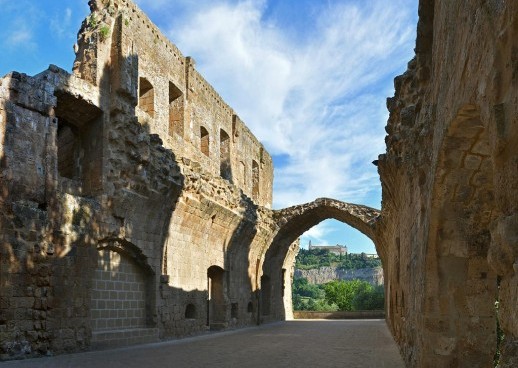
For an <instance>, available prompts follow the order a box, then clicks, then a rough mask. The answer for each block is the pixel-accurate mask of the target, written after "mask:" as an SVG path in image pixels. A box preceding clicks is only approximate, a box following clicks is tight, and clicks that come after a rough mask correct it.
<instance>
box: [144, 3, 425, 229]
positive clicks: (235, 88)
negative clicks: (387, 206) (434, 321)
mask: <svg viewBox="0 0 518 368" xmlns="http://www.w3.org/2000/svg"><path fill="white" fill-rule="evenodd" d="M144 2H146V1H145V0H141V1H140V3H144ZM203 4H204V5H203V6H201V5H199V4H198V3H197V4H196V5H193V6H191V7H189V6H188V5H185V4H184V6H185V8H184V11H185V12H186V13H185V14H183V16H182V19H181V20H178V19H177V20H176V22H177V23H175V24H174V26H171V27H170V29H169V30H168V32H167V33H168V35H169V36H170V37H171V39H172V40H173V42H175V43H177V44H178V46H179V47H180V49H181V50H182V51H183V52H184V53H185V54H187V55H192V56H193V57H194V59H195V60H196V61H197V65H198V69H199V70H200V71H201V72H202V74H204V76H205V77H206V78H207V80H209V81H210V82H211V83H212V84H213V85H214V86H215V87H216V89H217V90H218V91H219V92H220V94H221V95H222V96H224V98H225V99H226V100H227V102H228V103H229V104H230V105H231V106H232V107H233V108H234V109H235V110H236V111H237V113H238V114H239V115H240V117H241V118H242V119H243V120H244V121H245V122H246V124H247V125H248V126H249V127H250V128H251V130H252V131H253V132H254V134H255V135H256V136H257V137H258V138H259V139H260V140H261V141H262V142H263V143H265V145H266V147H267V149H268V150H269V152H270V153H272V154H274V155H276V154H287V155H289V156H290V159H289V160H288V164H287V165H285V166H283V167H282V168H279V169H276V171H275V186H274V188H275V193H274V206H275V207H277V208H279V207H285V206H289V205H293V204H296V203H301V202H307V201H311V200H313V199H315V198H316V197H322V196H328V197H334V198H337V199H341V200H345V201H350V202H359V203H361V202H368V203H369V204H371V205H376V206H379V198H380V188H379V179H378V176H377V173H376V168H375V167H374V166H373V165H372V164H371V161H373V160H374V159H376V158H377V155H378V154H379V153H382V152H383V151H384V142H383V138H384V135H385V132H384V129H383V127H384V125H385V123H386V118H387V113H386V109H385V106H384V104H385V97H386V96H388V95H390V94H391V93H392V91H391V90H390V88H391V85H392V83H391V81H392V78H393V77H394V76H395V72H396V70H397V71H399V72H401V71H403V69H404V68H403V66H404V65H406V62H407V61H408V60H409V59H410V58H411V56H412V55H411V54H412V49H413V42H414V37H415V28H414V22H415V18H414V15H413V14H412V13H411V11H410V9H409V6H408V4H409V1H408V0H398V1H393V2H386V1H381V0H377V1H369V2H359V3H357V4H356V5H351V4H349V3H344V2H336V3H330V5H329V6H327V7H322V10H320V12H319V13H318V12H317V13H315V14H314V16H315V17H317V18H316V22H314V23H315V29H313V30H311V32H308V33H307V34H308V35H309V36H307V37H305V38H302V39H301V40H298V41H297V42H296V43H294V42H293V40H292V39H290V38H289V36H288V34H287V33H285V31H284V30H283V28H282V24H277V23H274V22H273V21H269V20H265V17H264V14H265V9H266V8H265V5H266V3H265V2H264V1H254V0H248V1H240V2H238V3H236V4H231V3H229V2H224V1H215V2H210V3H208V2H207V3H203ZM405 9H408V10H405ZM166 11H167V9H164V12H166ZM294 11H295V10H294ZM315 231H317V230H315Z"/></svg>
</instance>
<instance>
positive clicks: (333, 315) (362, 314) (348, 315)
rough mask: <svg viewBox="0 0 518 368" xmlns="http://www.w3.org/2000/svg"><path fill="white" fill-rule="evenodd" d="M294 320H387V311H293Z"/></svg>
mask: <svg viewBox="0 0 518 368" xmlns="http://www.w3.org/2000/svg"><path fill="white" fill-rule="evenodd" d="M293 318H294V319H370V318H376V319H377V318H381V319H384V318H385V311H382V310H374V311H351V312H346V311H338V312H313V311H293Z"/></svg>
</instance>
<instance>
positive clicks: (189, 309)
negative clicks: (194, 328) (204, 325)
mask: <svg viewBox="0 0 518 368" xmlns="http://www.w3.org/2000/svg"><path fill="white" fill-rule="evenodd" d="M185 319H196V306H195V305H194V304H192V303H191V304H187V306H186V307H185Z"/></svg>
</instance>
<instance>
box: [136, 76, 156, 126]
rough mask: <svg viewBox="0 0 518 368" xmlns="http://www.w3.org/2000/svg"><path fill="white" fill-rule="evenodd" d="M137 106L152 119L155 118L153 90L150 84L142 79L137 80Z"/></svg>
mask: <svg viewBox="0 0 518 368" xmlns="http://www.w3.org/2000/svg"><path fill="white" fill-rule="evenodd" d="M138 106H139V107H140V109H141V110H142V111H144V112H145V113H146V114H148V115H149V116H151V117H152V118H154V117H155V90H154V88H153V85H152V84H151V82H150V81H148V80H147V79H146V78H144V77H140V79H139V99H138Z"/></svg>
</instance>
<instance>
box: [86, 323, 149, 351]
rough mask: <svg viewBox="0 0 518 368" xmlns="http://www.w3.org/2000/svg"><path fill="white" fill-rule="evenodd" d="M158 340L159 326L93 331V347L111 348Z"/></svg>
mask: <svg viewBox="0 0 518 368" xmlns="http://www.w3.org/2000/svg"><path fill="white" fill-rule="evenodd" d="M156 341H158V328H131V329H124V330H107V331H97V332H93V333H92V344H91V348H92V349H111V348H115V347H120V346H128V345H136V344H146V343H151V342H156Z"/></svg>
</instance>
